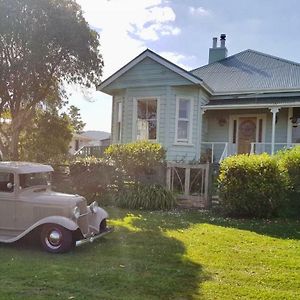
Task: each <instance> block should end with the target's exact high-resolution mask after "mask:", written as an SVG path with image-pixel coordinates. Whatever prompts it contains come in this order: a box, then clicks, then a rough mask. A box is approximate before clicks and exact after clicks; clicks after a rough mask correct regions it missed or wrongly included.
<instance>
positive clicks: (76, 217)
mask: <svg viewBox="0 0 300 300" xmlns="http://www.w3.org/2000/svg"><path fill="white" fill-rule="evenodd" d="M73 216H74V217H75V219H78V218H79V217H80V210H79V207H78V206H75V207H74V209H73Z"/></svg>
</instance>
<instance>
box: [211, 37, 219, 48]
mask: <svg viewBox="0 0 300 300" xmlns="http://www.w3.org/2000/svg"><path fill="white" fill-rule="evenodd" d="M217 42H218V38H216V37H214V38H213V45H212V47H213V48H217Z"/></svg>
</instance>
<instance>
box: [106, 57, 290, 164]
mask: <svg viewBox="0 0 300 300" xmlns="http://www.w3.org/2000/svg"><path fill="white" fill-rule="evenodd" d="M109 89H110V90H112V91H114V97H113V118H112V140H113V142H114V143H115V142H116V132H117V129H116V124H117V120H116V118H117V106H116V103H117V102H118V101H122V103H123V113H122V140H121V141H122V143H128V142H131V141H133V140H134V139H135V136H133V127H134V126H135V124H134V122H135V117H134V100H135V99H139V98H144V97H153V98H157V99H159V102H158V103H159V108H158V110H159V125H158V142H159V143H161V144H162V145H163V146H164V147H165V148H166V149H167V159H168V160H176V161H180V160H185V161H190V160H194V159H198V158H199V156H200V149H201V145H200V139H201V137H202V141H207V142H229V117H230V115H241V114H266V116H267V123H266V136H265V141H266V142H271V130H272V113H271V112H270V110H269V109H251V110H241V109H240V110H232V111H230V110H220V111H206V112H205V113H204V115H202V114H201V111H200V106H201V105H203V104H204V103H205V102H206V101H207V99H208V96H207V94H206V93H205V92H204V91H203V89H202V88H200V87H199V86H196V85H193V84H192V83H191V82H189V81H188V80H187V79H185V78H183V77H182V76H180V75H178V74H176V73H175V72H173V71H170V70H169V69H167V68H166V67H164V66H162V65H160V64H158V63H157V62H155V61H153V60H151V59H150V58H146V59H144V60H143V61H141V62H140V63H138V64H137V65H135V66H134V67H133V68H131V69H130V70H129V71H127V72H126V73H125V74H123V75H122V76H120V77H119V78H118V79H116V80H115V81H114V82H113V83H112V84H111V85H110V86H109ZM176 97H189V98H192V99H193V120H192V143H191V145H176V143H175V126H176V124H175V123H176ZM220 118H224V119H225V120H226V123H225V124H224V125H223V126H220V124H219V123H218V119H220ZM287 119H288V110H287V109H281V110H280V111H279V113H278V122H277V124H276V142H286V139H287ZM202 120H203V121H202ZM223 149H224V148H223V146H219V147H217V148H216V156H220V155H221V153H222V151H223ZM202 150H204V148H203V147H202Z"/></svg>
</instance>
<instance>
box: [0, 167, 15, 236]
mask: <svg viewBox="0 0 300 300" xmlns="http://www.w3.org/2000/svg"><path fill="white" fill-rule="evenodd" d="M14 182H15V175H14V174H13V173H11V172H4V171H2V172H1V171H0V238H1V236H4V237H5V236H7V237H9V236H14V235H15V219H16V215H15V212H16V192H15V187H14ZM8 183H10V186H9V185H8Z"/></svg>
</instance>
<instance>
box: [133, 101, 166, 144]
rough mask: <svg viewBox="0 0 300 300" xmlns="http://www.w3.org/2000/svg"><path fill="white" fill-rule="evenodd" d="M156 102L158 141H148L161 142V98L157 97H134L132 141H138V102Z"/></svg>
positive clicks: (151, 140) (152, 140)
mask: <svg viewBox="0 0 300 300" xmlns="http://www.w3.org/2000/svg"><path fill="white" fill-rule="evenodd" d="M150 100H156V139H147V140H148V141H150V142H158V141H159V137H158V135H159V124H160V98H159V97H155V96H151V97H150V96H147V97H134V98H133V106H134V108H133V112H134V113H133V118H132V119H133V124H132V140H133V141H138V140H139V139H138V138H137V130H138V128H137V126H138V125H137V122H138V101H150Z"/></svg>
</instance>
